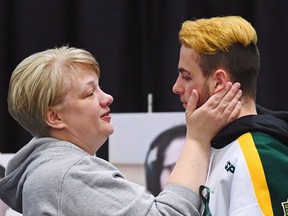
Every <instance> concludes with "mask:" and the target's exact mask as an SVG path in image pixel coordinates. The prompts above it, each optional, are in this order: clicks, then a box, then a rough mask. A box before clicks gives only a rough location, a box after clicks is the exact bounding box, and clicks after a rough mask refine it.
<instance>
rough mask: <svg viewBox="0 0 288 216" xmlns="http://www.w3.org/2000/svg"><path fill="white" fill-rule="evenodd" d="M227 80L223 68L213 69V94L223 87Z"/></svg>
mask: <svg viewBox="0 0 288 216" xmlns="http://www.w3.org/2000/svg"><path fill="white" fill-rule="evenodd" d="M228 81H229V80H228V74H227V72H226V71H225V70H222V69H218V70H217V71H215V73H214V74H213V83H214V94H216V93H217V92H219V91H221V90H222V89H223V88H225V85H226V83H227V82H228Z"/></svg>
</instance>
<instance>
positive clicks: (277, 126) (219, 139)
mask: <svg viewBox="0 0 288 216" xmlns="http://www.w3.org/2000/svg"><path fill="white" fill-rule="evenodd" d="M257 113H258V115H249V116H244V117H241V118H239V119H237V120H235V121H234V122H232V123H231V124H229V125H228V126H226V127H225V128H224V129H223V130H222V131H221V132H220V133H219V134H218V135H217V136H216V137H215V138H214V139H213V140H212V147H213V148H216V149H220V148H223V147H225V146H226V145H228V144H229V143H231V142H232V141H234V140H236V139H237V138H238V137H239V136H241V135H242V134H244V133H247V132H263V133H267V134H269V135H271V136H273V137H274V138H276V139H278V140H279V141H281V142H282V143H283V144H284V145H286V146H287V147H288V112H284V111H279V112H278V111H271V110H268V109H265V108H263V107H261V106H259V105H257Z"/></svg>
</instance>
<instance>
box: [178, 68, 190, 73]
mask: <svg viewBox="0 0 288 216" xmlns="http://www.w3.org/2000/svg"><path fill="white" fill-rule="evenodd" d="M178 71H179V73H189V74H190V71H188V70H186V69H185V68H182V67H180V68H178Z"/></svg>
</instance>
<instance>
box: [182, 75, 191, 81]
mask: <svg viewBox="0 0 288 216" xmlns="http://www.w3.org/2000/svg"><path fill="white" fill-rule="evenodd" d="M182 79H183V80H185V81H189V80H191V78H190V76H182Z"/></svg>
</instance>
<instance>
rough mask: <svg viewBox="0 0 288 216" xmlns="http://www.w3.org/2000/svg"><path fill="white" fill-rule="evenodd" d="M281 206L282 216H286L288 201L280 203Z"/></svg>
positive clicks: (287, 214) (287, 215)
mask: <svg viewBox="0 0 288 216" xmlns="http://www.w3.org/2000/svg"><path fill="white" fill-rule="evenodd" d="M281 205H282V208H283V213H284V216H288V199H287V201H286V202H282V203H281Z"/></svg>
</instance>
